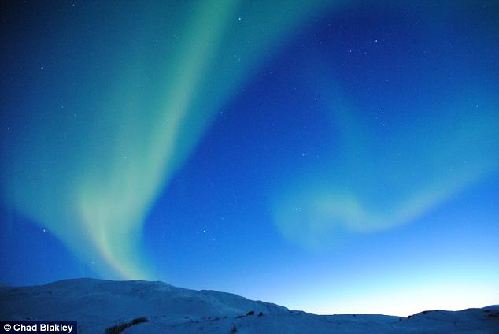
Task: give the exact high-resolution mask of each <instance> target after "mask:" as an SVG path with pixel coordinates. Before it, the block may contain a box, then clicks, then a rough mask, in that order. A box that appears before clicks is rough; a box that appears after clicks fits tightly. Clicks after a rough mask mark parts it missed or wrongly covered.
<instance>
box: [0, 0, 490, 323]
mask: <svg viewBox="0 0 499 334" xmlns="http://www.w3.org/2000/svg"><path fill="white" fill-rule="evenodd" d="M206 4H208V5H205V6H201V5H199V4H196V3H194V2H186V3H183V4H182V5H178V4H174V2H172V3H163V4H161V3H158V4H150V5H148V6H141V5H139V4H131V3H129V4H126V5H125V4H121V3H117V2H116V3H107V4H99V3H94V2H79V1H78V2H51V3H50V4H49V3H40V2H30V1H26V2H15V3H14V2H10V3H9V2H2V10H1V24H2V29H1V31H2V32H1V43H2V46H3V47H2V49H4V50H6V51H5V52H2V56H1V57H2V74H1V75H0V78H1V93H0V94H1V95H0V98H1V99H0V107H1V121H2V124H1V127H2V128H1V136H2V155H1V158H2V160H1V163H2V180H3V181H2V184H3V186H2V193H1V194H2V197H1V198H2V202H1V211H0V219H1V224H0V277H1V281H2V282H4V283H7V284H14V285H24V284H34V283H43V282H48V281H52V280H56V279H63V278H69V277H80V276H94V277H100V278H146V279H161V280H164V281H167V282H169V283H171V284H174V285H177V286H182V287H188V288H196V289H216V290H223V291H230V292H233V293H237V294H241V295H243V296H246V297H249V298H254V299H262V300H269V301H273V302H276V303H279V304H283V305H285V306H288V307H291V308H299V309H305V310H307V311H312V312H320V313H336V312H372V313H374V312H376V313H378V312H380V313H392V314H407V313H411V312H416V311H420V310H422V309H429V308H447V309H450V308H465V307H477V306H483V305H482V304H487V303H489V304H491V303H497V302H498V300H499V290H498V289H497V284H495V283H497V281H498V280H499V269H498V268H499V266H497V264H498V263H499V246H497V245H499V206H498V205H497V203H498V199H499V154H498V153H497V152H499V109H498V108H499V97H498V95H497V91H499V67H498V66H497V64H498V63H499V43H498V42H497V41H498V40H499V23H498V22H499V6H498V3H497V2H494V1H468V2H459V1H451V2H444V1H442V2H432V3H431V4H429V3H428V2H420V3H412V4H408V3H405V4H401V3H400V2H397V1H394V2H390V1H388V2H367V3H366V2H364V3H362V4H360V3H358V2H355V1H353V2H345V3H341V4H339V3H338V4H336V3H334V2H332V3H330V4H328V3H326V4H324V3H321V2H317V3H315V2H312V4H310V5H307V6H304V5H298V4H297V3H293V2H283V3H276V4H273V5H265V4H263V2H262V3H256V4H251V3H250V2H244V1H243V2H241V3H239V4H237V5H234V4H232V5H230V4H229V2H226V1H213V2H206ZM222 21H223V23H224V24H223V25H222V24H221V22H222ZM172 124H173V125H172ZM127 226H128V227H127ZM401 304H404V305H405V306H404V307H401V306H400V305H401Z"/></svg>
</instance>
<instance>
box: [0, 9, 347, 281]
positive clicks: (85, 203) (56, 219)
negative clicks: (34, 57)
mask: <svg viewBox="0 0 499 334" xmlns="http://www.w3.org/2000/svg"><path fill="white" fill-rule="evenodd" d="M334 4H335V5H337V4H338V2H335V3H334ZM103 6H105V5H103ZM123 6H126V5H123ZM128 6H132V5H128ZM115 7H118V8H115ZM326 7H328V8H327V10H330V9H331V4H325V3H322V2H319V1H308V2H303V1H295V2H285V3H281V2H279V1H271V2H268V1H257V2H253V1H248V2H238V1H233V0H207V1H195V2H192V3H191V2H186V3H184V4H183V5H180V4H177V3H176V2H175V1H172V2H169V3H166V2H163V1H160V2H158V3H156V4H155V5H154V6H153V5H152V4H140V7H139V8H125V7H120V6H109V8H106V10H103V11H101V12H99V11H98V10H97V12H95V13H92V12H90V13H88V12H87V14H84V15H87V16H85V17H78V18H77V19H75V20H69V21H65V20H61V21H60V22H56V23H51V24H54V25H56V29H55V31H56V32H55V33H54V35H53V36H50V38H49V40H47V41H46V44H45V45H44V49H47V50H50V52H51V54H55V55H56V56H57V57H61V58H68V60H67V63H66V64H63V65H60V66H61V67H62V69H59V72H58V73H57V74H56V75H58V77H56V78H55V77H54V78H52V81H57V80H67V81H68V82H70V83H69V84H68V87H64V88H56V87H52V86H53V85H52V84H51V82H52V81H51V80H50V79H44V78H42V77H40V78H38V79H36V80H35V81H34V83H33V87H30V89H28V90H27V91H26V99H25V100H24V101H22V103H21V106H19V108H11V110H7V112H6V113H4V116H7V117H8V115H7V114H9V113H19V115H22V117H23V118H22V123H23V126H22V128H20V129H17V131H16V132H11V133H9V134H8V135H7V136H6V138H3V139H2V142H3V146H2V195H3V202H4V204H5V205H7V206H8V207H11V208H13V209H15V210H16V211H18V212H19V213H21V214H22V215H24V216H26V217H29V218H30V219H32V220H33V221H35V222H36V223H38V224H40V225H41V226H43V227H46V228H47V229H48V231H50V232H51V233H53V234H54V235H56V236H57V237H58V238H59V239H60V240H62V242H63V243H64V244H65V245H66V246H67V247H69V248H70V249H71V250H73V251H74V252H75V254H77V255H78V256H79V257H80V258H81V259H82V260H84V261H86V262H87V263H94V262H95V269H96V271H97V272H99V273H101V274H102V275H105V276H109V275H111V276H118V277H121V278H135V279H137V278H152V277H151V276H152V274H151V272H150V270H149V269H148V267H149V266H148V264H147V263H146V262H145V259H144V258H143V255H142V254H141V247H140V241H141V235H142V225H143V222H144V219H145V217H146V216H147V214H148V210H149V209H150V207H151V206H152V204H153V203H154V201H155V199H156V198H157V196H158V194H159V193H160V192H161V191H162V189H164V187H166V186H167V185H168V183H169V181H170V180H171V178H172V176H173V175H174V173H175V172H176V171H177V170H178V169H179V168H180V167H181V166H182V164H183V163H184V162H185V160H186V159H187V158H188V157H189V155H190V154H191V153H192V151H193V148H194V147H195V145H196V144H197V143H198V142H199V140H200V138H201V137H202V136H203V133H204V132H205V131H206V129H207V127H208V126H209V125H210V123H211V122H212V120H213V119H214V117H215V116H216V114H217V112H218V110H219V108H220V107H221V106H222V105H223V104H224V103H227V102H228V100H229V99H230V98H231V96H232V95H233V94H234V93H235V92H236V91H237V89H238V87H240V86H241V85H242V84H243V82H244V81H245V80H247V77H248V75H249V74H250V73H251V72H252V71H253V70H254V69H255V68H257V67H258V66H259V65H260V64H262V63H263V62H265V59H266V57H269V56H270V55H271V51H273V50H275V49H276V47H275V45H276V43H277V44H279V43H281V42H283V41H285V40H286V36H287V35H288V34H289V33H290V32H291V31H292V30H293V29H292V27H296V26H297V25H299V24H300V23H302V22H304V21H305V20H306V19H307V18H309V17H310V16H311V15H313V14H314V13H318V12H319V11H320V10H325V9H326ZM127 10H130V12H128V14H129V17H128V16H127V15H128V14H125V15H124V14H123V13H124V12H125V13H126V11H127ZM132 13H133V15H132ZM276 13H278V14H279V15H276ZM130 17H131V18H130ZM121 26H129V27H132V29H131V31H132V33H131V34H130V35H126V36H124V35H123V34H119V33H116V32H115V31H114V30H113V29H114V27H121ZM65 31H72V33H73V34H74V35H75V36H79V38H80V40H79V41H78V40H77V38H78V37H74V38H73V39H74V40H77V41H76V42H78V43H79V44H77V45H79V48H80V50H81V52H80V53H79V54H75V55H73V57H65V55H67V54H70V52H71V51H70V50H71V48H70V47H66V46H65V45H66V44H65V43H66V41H65V39H64V38H65V36H64V32H65ZM92 31H96V32H97V34H100V35H99V36H97V35H95V34H92ZM116 31H119V29H116ZM127 31H130V29H127ZM151 36H153V37H151ZM155 38H156V39H157V43H153V44H152V45H151V42H150V41H151V40H152V39H155ZM76 42H73V43H76ZM282 44H284V42H283V43H282ZM61 101H62V102H61ZM14 109H15V110H14ZM22 110H25V112H24V114H23V111H22ZM172 200H175V199H172Z"/></svg>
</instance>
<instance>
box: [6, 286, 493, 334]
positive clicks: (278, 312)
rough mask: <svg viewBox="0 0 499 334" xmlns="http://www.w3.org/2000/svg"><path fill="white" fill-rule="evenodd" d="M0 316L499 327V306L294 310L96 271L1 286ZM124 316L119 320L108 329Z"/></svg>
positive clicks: (132, 326)
mask: <svg viewBox="0 0 499 334" xmlns="http://www.w3.org/2000/svg"><path fill="white" fill-rule="evenodd" d="M134 319H138V320H136V321H133V320H134ZM0 320H76V321H77V322H78V332H79V333H80V334H82V333H83V334H85V333H100V334H104V333H106V329H108V331H107V333H112V334H114V333H118V332H120V331H121V332H122V333H126V334H133V333H143V334H146V333H147V334H154V333H225V334H227V333H263V334H265V333H300V334H301V333H304V334H306V333H314V334H321V333H335V334H342V333H345V334H346V333H348V334H357V333H370V334H377V333H383V334H385V333H388V334H390V333H393V334H395V333H397V334H405V333H411V334H422V333H425V334H430V333H435V334H437V333H438V334H441V333H463V334H464V333H466V334H472V333H473V334H475V333H476V334H478V333H487V334H499V306H489V307H485V308H482V309H469V310H464V311H456V312H451V311H425V312H422V313H419V314H416V315H413V316H410V317H407V318H400V317H393V316H385V315H352V314H349V315H348V314H343V315H327V316H326V315H315V314H309V313H305V312H302V311H290V310H288V309H287V308H285V307H282V306H278V305H275V304H271V303H264V302H261V301H252V300H249V299H246V298H243V297H240V296H237V295H233V294H230V293H225V292H217V291H206V290H201V291H195V290H188V289H182V288H176V287H173V286H171V285H168V284H166V283H162V282H148V281H104V280H96V279H74V280H64V281H58V282H54V283H50V284H47V285H40V286H33V287H17V288H7V287H0ZM120 324H123V326H122V328H117V327H115V328H114V331H112V330H109V329H110V328H112V327H113V326H119V325H120ZM127 324H128V325H127ZM125 327H126V328H125Z"/></svg>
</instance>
